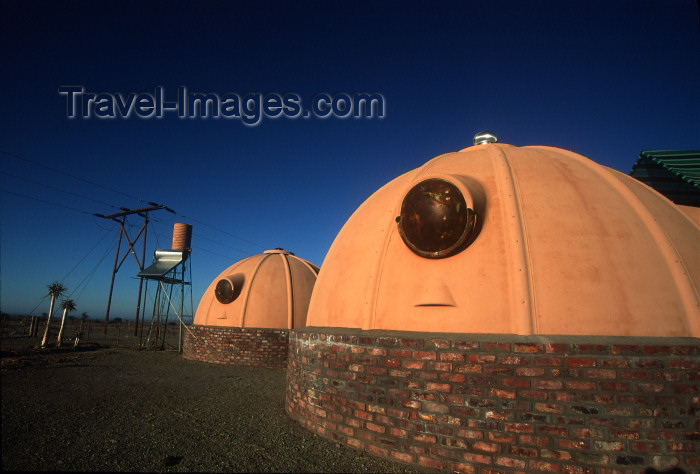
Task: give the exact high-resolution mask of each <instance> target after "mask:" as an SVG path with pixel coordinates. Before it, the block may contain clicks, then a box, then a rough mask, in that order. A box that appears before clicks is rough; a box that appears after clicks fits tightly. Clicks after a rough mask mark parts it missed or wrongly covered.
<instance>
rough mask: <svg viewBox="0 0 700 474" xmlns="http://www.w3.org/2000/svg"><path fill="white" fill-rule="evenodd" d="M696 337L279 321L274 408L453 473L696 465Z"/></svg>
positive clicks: (345, 438)
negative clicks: (284, 338)
mask: <svg viewBox="0 0 700 474" xmlns="http://www.w3.org/2000/svg"><path fill="white" fill-rule="evenodd" d="M699 353H700V340H698V339H696V338H677V339H676V338H673V339H669V338H623V337H616V338H611V337H606V338H603V337H600V338H592V337H568V336H567V337H563V336H561V337H545V336H532V337H519V336H500V335H467V334H458V335H455V334H433V333H413V332H411V333H407V332H395V331H360V330H352V329H343V328H335V329H329V328H302V329H296V330H293V331H291V333H290V347H289V361H288V371H287V399H286V410H287V412H288V413H289V415H290V416H291V417H292V418H294V419H296V420H297V421H299V422H300V423H301V424H302V425H304V426H305V427H307V428H308V429H310V430H311V431H313V432H315V433H317V434H319V435H320V436H323V437H325V438H329V439H331V440H334V441H336V442H338V443H343V444H345V445H348V446H352V447H354V448H357V449H360V450H364V451H368V452H370V453H373V454H375V455H378V456H383V457H385V458H389V459H391V460H395V461H399V462H404V463H410V464H413V465H417V466H425V467H431V468H437V469H446V470H452V471H457V472H468V473H472V472H473V473H487V472H536V471H545V472H567V473H587V472H601V473H603V472H643V471H644V470H645V469H646V468H649V467H654V468H656V469H659V470H664V469H669V468H672V467H678V468H681V469H683V470H685V471H687V472H689V473H690V472H699V471H700V417H699V416H698V415H699V414H700V359H699V357H698V355H699Z"/></svg>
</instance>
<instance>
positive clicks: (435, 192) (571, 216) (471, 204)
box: [307, 140, 700, 337]
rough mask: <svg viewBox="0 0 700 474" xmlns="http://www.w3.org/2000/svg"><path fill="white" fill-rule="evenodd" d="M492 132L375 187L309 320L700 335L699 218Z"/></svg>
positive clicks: (622, 181) (345, 231)
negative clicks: (489, 136) (491, 137)
mask: <svg viewBox="0 0 700 474" xmlns="http://www.w3.org/2000/svg"><path fill="white" fill-rule="evenodd" d="M491 141H492V140H484V141H482V142H481V143H482V144H478V145H476V146H473V147H469V148H466V149H464V150H461V151H459V152H456V153H448V154H445V155H441V156H438V157H436V158H434V159H432V160H430V161H428V162H427V163H426V164H425V165H423V166H422V167H420V168H417V169H415V170H413V171H410V172H408V173H405V174H403V175H401V176H399V177H398V178H396V179H394V180H393V181H391V182H389V183H388V184H386V185H385V186H383V187H382V188H380V189H379V190H378V191H376V192H375V193H374V194H373V195H372V196H370V197H369V198H368V199H367V200H366V201H365V202H364V203H363V204H362V205H361V206H360V207H359V208H358V209H357V210H356V211H355V213H354V214H353V215H352V216H351V217H350V219H349V220H348V221H347V223H346V224H345V226H344V227H343V228H342V229H341V231H340V233H339V234H338V236H337V237H336V239H335V241H334V242H333V245H332V246H331V248H330V250H329V252H328V255H327V256H326V259H325V261H324V263H323V272H321V274H320V276H319V279H318V281H317V283H316V287H315V291H314V294H313V296H312V300H311V304H310V307H309V314H308V318H307V325H308V326H331V327H355V328H363V329H397V330H412V331H431V332H457V333H492V334H493V333H509V334H522V335H527V334H567V335H621V336H622V335H629V336H693V337H700V305H699V301H700V298H699V296H698V289H699V288H700V245H699V244H700V227H699V226H698V225H697V224H696V223H695V222H694V221H693V220H692V219H691V218H689V215H688V214H686V213H684V212H682V211H681V210H680V209H679V208H678V207H677V206H676V205H674V204H673V203H672V202H671V201H669V200H668V199H666V198H664V197H663V196H661V195H660V194H658V193H657V192H656V191H654V190H652V189H651V188H649V187H647V186H646V185H644V184H642V183H640V182H638V181H637V180H635V179H633V178H631V177H629V176H627V175H624V174H622V173H619V172H617V171H614V170H612V169H609V168H606V167H604V166H601V165H598V164H596V163H595V162H593V161H591V160H589V159H587V158H585V157H583V156H581V155H578V154H575V153H572V152H569V151H565V150H561V149H558V148H552V147H544V146H531V147H515V146H512V145H506V144H500V143H492V142H491Z"/></svg>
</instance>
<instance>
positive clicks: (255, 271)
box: [240, 253, 272, 327]
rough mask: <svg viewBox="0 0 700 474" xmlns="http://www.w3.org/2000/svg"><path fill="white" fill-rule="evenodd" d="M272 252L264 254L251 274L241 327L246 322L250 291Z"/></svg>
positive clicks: (244, 300)
mask: <svg viewBox="0 0 700 474" xmlns="http://www.w3.org/2000/svg"><path fill="white" fill-rule="evenodd" d="M270 255H272V254H269V253H268V254H262V256H263V258H261V259H260V261H259V262H258V264H257V265H255V268H254V269H253V271H252V272H251V274H250V283H249V284H248V285H246V292H245V297H244V299H243V305H242V306H243V308H242V309H241V324H240V327H244V324H245V316H246V313H247V311H248V302H249V301H250V291H251V289H252V288H253V281H254V280H255V277H256V276H257V275H258V270H259V269H260V266H261V265H262V264H263V262H264V261H265V260H267V259H268V258H269V256H270Z"/></svg>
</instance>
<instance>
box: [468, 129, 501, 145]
mask: <svg viewBox="0 0 700 474" xmlns="http://www.w3.org/2000/svg"><path fill="white" fill-rule="evenodd" d="M497 141H498V137H497V136H496V134H495V133H493V132H489V131H488V130H484V131H483V132H479V133H477V134H476V135H474V145H484V144H486V143H496V142H497Z"/></svg>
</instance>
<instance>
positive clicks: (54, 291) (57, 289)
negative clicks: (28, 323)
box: [41, 281, 67, 347]
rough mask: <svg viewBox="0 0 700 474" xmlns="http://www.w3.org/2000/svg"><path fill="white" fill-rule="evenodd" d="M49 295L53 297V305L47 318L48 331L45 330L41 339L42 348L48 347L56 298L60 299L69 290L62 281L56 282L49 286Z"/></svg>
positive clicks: (50, 306)
mask: <svg viewBox="0 0 700 474" xmlns="http://www.w3.org/2000/svg"><path fill="white" fill-rule="evenodd" d="M47 288H48V289H49V293H48V295H47V296H50V297H51V304H50V305H49V315H48V317H47V318H46V329H45V330H44V337H43V338H42V339H41V347H45V346H46V341H47V340H48V338H49V324H50V323H51V315H52V314H53V304H54V303H55V302H56V298H60V297H61V296H63V294H64V293H65V292H66V290H67V288H66V287H65V286H63V283H61V282H60V281H55V282H53V283H51V284H50V285H48V286H47Z"/></svg>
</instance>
